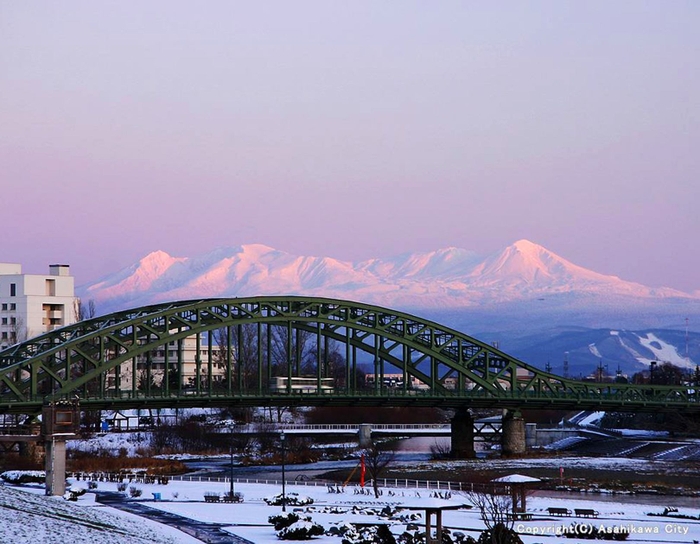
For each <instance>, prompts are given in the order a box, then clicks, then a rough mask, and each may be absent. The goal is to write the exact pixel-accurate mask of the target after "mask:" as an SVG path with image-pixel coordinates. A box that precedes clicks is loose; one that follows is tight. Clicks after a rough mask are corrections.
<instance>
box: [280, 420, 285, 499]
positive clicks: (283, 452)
mask: <svg viewBox="0 0 700 544" xmlns="http://www.w3.org/2000/svg"><path fill="white" fill-rule="evenodd" d="M285 438H286V436H285V435H284V431H282V432H281V433H280V442H281V443H282V512H286V511H287V491H286V488H285V481H284V480H285V467H284V463H285V453H286V452H285V448H284V439H285Z"/></svg>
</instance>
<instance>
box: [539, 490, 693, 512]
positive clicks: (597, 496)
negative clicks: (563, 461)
mask: <svg viewBox="0 0 700 544" xmlns="http://www.w3.org/2000/svg"><path fill="white" fill-rule="evenodd" d="M532 496H533V497H547V498H551V499H570V500H579V501H580V500H584V501H585V500H589V501H595V502H624V503H634V504H644V505H649V506H664V507H665V506H675V507H679V508H693V509H700V497H686V496H676V495H655V494H653V493H641V494H637V495H625V494H619V493H576V492H572V491H539V490H538V491H533V493H532Z"/></svg>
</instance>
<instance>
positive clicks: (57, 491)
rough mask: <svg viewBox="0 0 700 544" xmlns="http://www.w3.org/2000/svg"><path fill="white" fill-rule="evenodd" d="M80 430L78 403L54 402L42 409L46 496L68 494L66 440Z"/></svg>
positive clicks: (73, 436)
mask: <svg viewBox="0 0 700 544" xmlns="http://www.w3.org/2000/svg"><path fill="white" fill-rule="evenodd" d="M79 428H80V407H79V405H78V401H77V400H76V401H73V402H70V401H57V402H55V403H54V402H52V403H50V404H49V405H47V406H44V408H43V409H42V431H43V432H42V434H43V435H44V443H45V446H46V461H45V462H44V466H45V468H46V494H47V495H63V494H64V493H65V492H66V440H68V439H70V438H75V435H76V431H77V430H78V429H79Z"/></svg>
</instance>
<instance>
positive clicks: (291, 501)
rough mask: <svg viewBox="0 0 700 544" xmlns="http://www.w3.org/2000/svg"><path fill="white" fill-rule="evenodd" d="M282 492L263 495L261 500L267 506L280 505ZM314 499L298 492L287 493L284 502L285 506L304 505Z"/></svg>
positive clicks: (312, 501) (311, 502)
mask: <svg viewBox="0 0 700 544" xmlns="http://www.w3.org/2000/svg"><path fill="white" fill-rule="evenodd" d="M283 498H284V497H282V494H281V493H280V494H279V495H273V496H272V497H264V498H263V500H264V501H265V504H267V505H268V506H282V499H283ZM313 503H314V500H313V499H312V498H311V497H307V496H300V495H299V494H298V493H287V496H286V498H285V504H286V505H287V506H306V505H307V504H313Z"/></svg>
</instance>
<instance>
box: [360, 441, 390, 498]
mask: <svg viewBox="0 0 700 544" xmlns="http://www.w3.org/2000/svg"><path fill="white" fill-rule="evenodd" d="M391 444H393V443H388V442H384V443H383V444H372V445H371V446H370V447H369V448H366V449H365V450H364V452H363V453H364V456H365V466H366V467H367V472H369V476H370V478H372V489H373V490H374V496H375V497H376V498H379V478H381V477H382V476H383V475H384V473H385V472H386V469H387V467H388V466H389V465H390V464H391V463H392V462H393V461H394V459H395V458H396V450H394V449H393V448H392V447H391Z"/></svg>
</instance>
